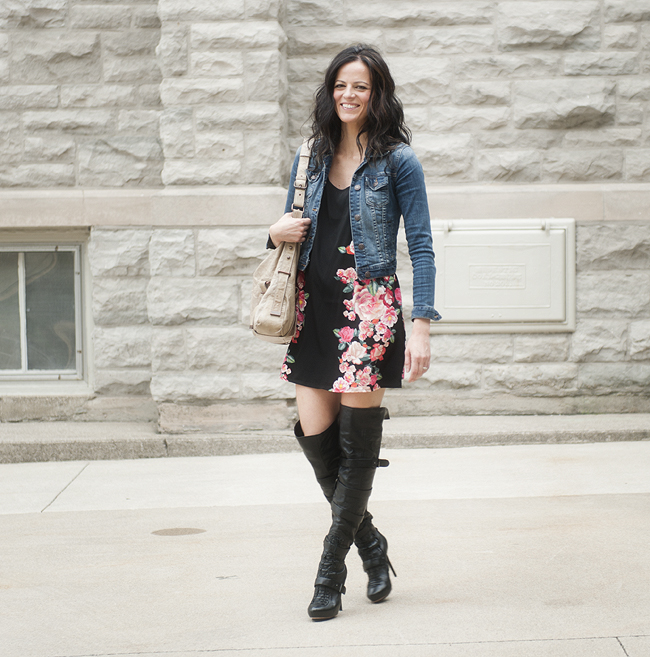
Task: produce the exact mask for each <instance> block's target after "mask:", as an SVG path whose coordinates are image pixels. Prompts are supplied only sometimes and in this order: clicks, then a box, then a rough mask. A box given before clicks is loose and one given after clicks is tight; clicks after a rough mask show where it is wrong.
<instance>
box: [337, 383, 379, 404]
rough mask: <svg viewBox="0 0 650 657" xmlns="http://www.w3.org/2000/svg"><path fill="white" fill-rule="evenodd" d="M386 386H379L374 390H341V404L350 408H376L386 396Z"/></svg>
mask: <svg viewBox="0 0 650 657" xmlns="http://www.w3.org/2000/svg"><path fill="white" fill-rule="evenodd" d="M385 392H386V389H385V388H379V390H374V391H373V392H341V393H338V394H340V395H341V406H349V407H350V408H376V407H378V406H381V402H382V400H383V398H384V393H385Z"/></svg>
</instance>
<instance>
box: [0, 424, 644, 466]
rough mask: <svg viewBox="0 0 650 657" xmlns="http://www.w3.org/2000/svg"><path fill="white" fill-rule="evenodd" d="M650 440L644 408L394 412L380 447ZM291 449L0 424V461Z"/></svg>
mask: <svg viewBox="0 0 650 657" xmlns="http://www.w3.org/2000/svg"><path fill="white" fill-rule="evenodd" d="M634 440H650V414H648V413H637V414H622V415H615V414H608V415H551V416H531V415H523V416H436V417H394V418H392V419H391V420H390V421H388V422H386V423H385V425H384V443H383V444H384V447H386V448H391V449H395V448H398V449H399V448H404V449H413V448H441V447H469V446H476V445H522V444H556V443H589V442H613V441H634ZM292 451H298V445H297V443H296V440H295V438H294V437H293V434H292V432H289V431H252V432H251V431H249V432H239V433H214V434H184V435H173V434H157V433H155V425H154V424H153V423H145V422H23V423H15V424H8V423H2V424H0V463H23V462H32V461H69V460H102V459H133V458H161V457H186V456H225V455H232V454H265V453H274V452H292Z"/></svg>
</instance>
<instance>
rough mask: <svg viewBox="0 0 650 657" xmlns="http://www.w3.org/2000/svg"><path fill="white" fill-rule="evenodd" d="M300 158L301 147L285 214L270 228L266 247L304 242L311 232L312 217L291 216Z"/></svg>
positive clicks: (290, 184)
mask: <svg viewBox="0 0 650 657" xmlns="http://www.w3.org/2000/svg"><path fill="white" fill-rule="evenodd" d="M299 159H300V148H299V149H298V151H297V152H296V157H295V158H294V160H293V166H292V167H291V176H290V177H289V189H288V191H287V200H286V202H285V204H284V215H282V217H280V219H278V220H277V221H276V222H275V223H274V224H273V225H272V226H271V227H270V228H269V239H268V241H267V243H266V248H267V249H271V248H276V247H277V246H279V245H280V243H281V242H304V241H305V239H306V238H307V234H308V232H309V225H310V224H311V219H309V218H306V217H301V218H298V219H296V218H294V217H292V216H291V206H292V205H293V197H294V194H295V188H294V183H295V181H296V172H297V171H298V161H299Z"/></svg>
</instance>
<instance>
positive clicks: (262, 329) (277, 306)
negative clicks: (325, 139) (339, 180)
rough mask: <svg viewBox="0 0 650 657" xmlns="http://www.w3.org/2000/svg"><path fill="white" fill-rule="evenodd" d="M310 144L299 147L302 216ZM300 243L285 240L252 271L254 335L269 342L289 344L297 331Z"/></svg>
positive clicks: (297, 204)
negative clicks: (297, 283)
mask: <svg viewBox="0 0 650 657" xmlns="http://www.w3.org/2000/svg"><path fill="white" fill-rule="evenodd" d="M310 154H311V144H310V143H309V142H307V141H305V142H304V143H303V145H302V149H301V150H300V160H299V162H298V171H297V172H296V181H295V185H294V186H295V193H294V197H293V206H292V214H293V216H294V217H296V218H298V217H302V213H303V209H304V207H305V190H306V189H307V166H308V165H309V156H310ZM299 258H300V244H298V243H294V242H282V243H281V244H280V245H279V246H278V248H277V249H274V250H273V251H271V253H269V255H268V256H266V258H265V259H264V260H263V261H262V263H261V264H260V265H259V267H258V268H257V269H256V270H255V273H254V274H253V295H252V298H251V323H250V328H251V329H252V330H253V334H254V335H256V336H257V337H258V338H260V339H261V340H266V341H267V342H277V343H279V344H288V343H289V342H291V340H292V338H293V336H294V335H295V333H296V275H297V273H298V260H299Z"/></svg>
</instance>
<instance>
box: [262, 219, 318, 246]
mask: <svg viewBox="0 0 650 657" xmlns="http://www.w3.org/2000/svg"><path fill="white" fill-rule="evenodd" d="M310 224H311V219H309V218H308V217H299V218H298V219H296V218H295V217H293V216H291V212H287V214H285V215H283V216H282V217H281V218H280V219H278V220H277V221H276V222H275V223H274V224H273V225H272V226H271V228H269V236H270V237H271V241H272V242H273V244H275V246H279V244H280V242H304V241H305V240H306V239H307V234H308V233H309V225H310Z"/></svg>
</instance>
